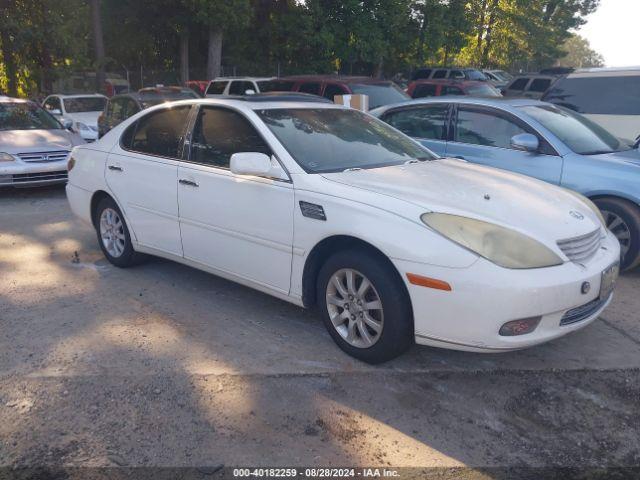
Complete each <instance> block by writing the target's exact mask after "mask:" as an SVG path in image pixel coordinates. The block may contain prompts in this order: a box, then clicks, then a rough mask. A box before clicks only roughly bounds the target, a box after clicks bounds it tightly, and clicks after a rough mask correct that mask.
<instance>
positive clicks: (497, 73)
mask: <svg viewBox="0 0 640 480" xmlns="http://www.w3.org/2000/svg"><path fill="white" fill-rule="evenodd" d="M482 73H484V74H485V76H486V77H487V79H488V80H489V83H491V84H492V85H493V86H494V87H496V88H498V89H500V88H504V87H506V86H507V85H508V84H509V82H511V80H513V75H511V74H510V73H508V72H505V71H504V70H483V71H482Z"/></svg>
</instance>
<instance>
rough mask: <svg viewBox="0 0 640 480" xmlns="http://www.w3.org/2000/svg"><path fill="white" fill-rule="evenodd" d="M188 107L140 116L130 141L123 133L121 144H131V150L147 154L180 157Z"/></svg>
mask: <svg viewBox="0 0 640 480" xmlns="http://www.w3.org/2000/svg"><path fill="white" fill-rule="evenodd" d="M190 109H191V107H190V106H181V107H176V108H167V109H165V110H160V111H157V112H153V113H150V114H149V115H146V116H144V117H142V118H141V119H140V120H138V121H137V122H136V123H135V124H134V125H135V127H136V128H135V133H134V134H133V137H132V141H131V143H129V142H128V141H127V139H128V136H127V135H126V133H125V135H124V137H123V139H122V143H123V145H124V146H126V145H131V146H130V147H129V148H130V149H131V150H133V151H135V152H140V153H145V154H148V155H159V156H161V157H169V158H180V157H181V155H180V145H181V143H182V137H183V135H184V132H185V128H186V124H187V116H188V115H189V110H190ZM130 129H131V127H129V128H128V129H127V130H130Z"/></svg>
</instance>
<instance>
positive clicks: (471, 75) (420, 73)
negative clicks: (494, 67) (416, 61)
mask: <svg viewBox="0 0 640 480" xmlns="http://www.w3.org/2000/svg"><path fill="white" fill-rule="evenodd" d="M426 78H429V79H443V78H451V79H458V80H479V81H481V82H482V81H484V82H486V81H487V76H486V75H485V74H484V73H482V72H481V71H480V70H478V69H477V68H460V67H446V68H438V67H424V68H418V69H417V70H415V71H414V72H413V74H412V75H411V80H421V79H426Z"/></svg>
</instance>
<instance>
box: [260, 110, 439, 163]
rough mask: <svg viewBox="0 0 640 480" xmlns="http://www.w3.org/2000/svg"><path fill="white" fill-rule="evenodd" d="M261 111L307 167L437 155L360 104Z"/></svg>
mask: <svg viewBox="0 0 640 480" xmlns="http://www.w3.org/2000/svg"><path fill="white" fill-rule="evenodd" d="M257 113H258V115H259V116H260V118H262V120H263V121H264V123H265V124H266V125H267V127H269V129H270V130H271V131H272V132H273V134H274V135H275V136H276V137H277V138H278V140H280V142H281V143H282V144H283V146H284V147H285V148H286V149H287V151H288V152H289V154H290V155H291V156H292V157H293V158H294V160H295V161H296V162H298V164H299V165H300V166H301V167H302V168H303V169H304V170H305V171H306V172H307V173H328V172H341V171H344V170H347V169H356V168H362V169H366V168H377V167H384V166H389V165H399V164H402V163H406V162H407V161H410V160H432V159H434V158H437V157H436V155H435V154H433V153H431V152H430V151H428V150H427V149H425V148H423V147H421V146H420V145H419V144H418V143H416V142H414V141H413V140H411V139H410V138H408V137H406V136H404V135H403V134H401V133H400V132H398V131H396V130H394V129H393V128H391V127H389V126H388V125H386V124H385V123H383V122H381V121H380V120H378V119H375V118H373V117H371V116H369V115H366V114H364V113H362V112H359V111H357V110H350V109H341V108H340V109H338V108H325V109H310V108H294V109H269V110H260V111H258V112H257Z"/></svg>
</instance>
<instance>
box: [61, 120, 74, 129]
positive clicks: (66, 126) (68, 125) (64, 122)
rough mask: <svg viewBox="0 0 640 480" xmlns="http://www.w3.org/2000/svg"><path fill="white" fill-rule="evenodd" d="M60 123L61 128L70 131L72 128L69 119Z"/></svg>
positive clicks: (71, 121) (71, 122)
mask: <svg viewBox="0 0 640 480" xmlns="http://www.w3.org/2000/svg"><path fill="white" fill-rule="evenodd" d="M60 121H61V122H62V126H63V127H64V128H66V129H67V130H71V128H73V120H71V119H69V118H63V119H62V120H60Z"/></svg>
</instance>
